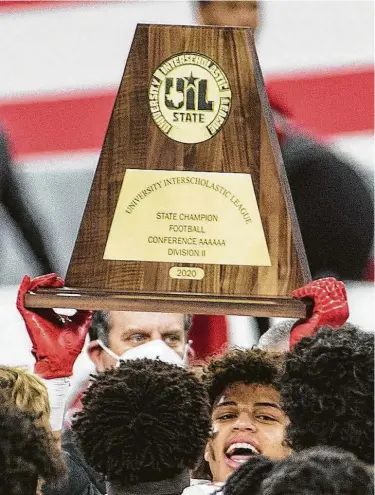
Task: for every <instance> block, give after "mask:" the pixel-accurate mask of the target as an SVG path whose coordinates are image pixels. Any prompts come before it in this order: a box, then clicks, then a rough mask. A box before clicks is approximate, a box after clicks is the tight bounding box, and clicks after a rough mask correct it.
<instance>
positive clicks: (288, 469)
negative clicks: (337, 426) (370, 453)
mask: <svg viewBox="0 0 375 495" xmlns="http://www.w3.org/2000/svg"><path fill="white" fill-rule="evenodd" d="M249 493H251V494H252V495H285V494H288V495H301V494H303V495H373V494H374V477H373V473H371V472H370V470H369V469H368V468H366V466H365V465H364V464H363V463H361V462H360V461H359V460H358V458H357V457H355V456H354V455H353V454H351V453H349V452H345V451H343V450H338V449H333V448H329V447H314V448H311V449H307V450H304V451H302V452H299V453H298V454H294V455H292V456H291V457H289V458H287V459H284V460H282V461H274V462H272V461H270V460H268V459H267V458H265V457H262V456H260V457H254V458H251V459H250V460H249V461H248V462H247V463H246V464H244V465H242V466H241V467H240V468H239V469H238V470H237V471H236V472H234V473H233V474H232V476H230V478H229V479H228V480H227V482H226V485H225V487H224V495H248V494H249Z"/></svg>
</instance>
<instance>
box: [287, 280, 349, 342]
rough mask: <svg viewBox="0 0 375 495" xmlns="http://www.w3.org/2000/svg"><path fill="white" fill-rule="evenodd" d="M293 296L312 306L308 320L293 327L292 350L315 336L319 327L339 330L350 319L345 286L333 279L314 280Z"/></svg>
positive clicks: (301, 321)
mask: <svg viewBox="0 0 375 495" xmlns="http://www.w3.org/2000/svg"><path fill="white" fill-rule="evenodd" d="M292 295H293V297H295V298H297V299H302V301H303V302H306V303H307V304H309V303H310V304H309V305H308V307H307V316H306V318H305V319H301V320H298V321H297V322H296V323H295V324H294V325H293V327H292V330H291V332H290V338H289V348H290V349H291V350H292V349H293V347H294V346H295V344H297V342H299V341H300V340H301V339H302V338H303V337H311V336H312V335H314V333H315V332H316V331H317V329H318V328H319V327H321V326H325V325H328V326H330V327H333V328H338V327H341V325H343V324H344V323H345V322H346V320H347V319H348V317H349V307H348V301H347V298H346V289H345V285H344V284H343V282H340V281H338V280H336V279H335V278H333V277H327V278H321V279H319V280H313V281H312V282H310V283H309V284H307V285H305V286H304V287H301V288H300V289H296V290H295V291H293V292H292ZM311 303H312V305H311Z"/></svg>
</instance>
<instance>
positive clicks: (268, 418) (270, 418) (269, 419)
mask: <svg viewBox="0 0 375 495" xmlns="http://www.w3.org/2000/svg"><path fill="white" fill-rule="evenodd" d="M256 418H257V419H260V421H267V422H275V421H277V419H276V418H274V417H273V416H269V415H268V414H258V415H257V416H256Z"/></svg>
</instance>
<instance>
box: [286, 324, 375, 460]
mask: <svg viewBox="0 0 375 495" xmlns="http://www.w3.org/2000/svg"><path fill="white" fill-rule="evenodd" d="M281 385H282V386H281V405H282V407H283V409H284V411H285V413H286V414H287V415H288V416H289V419H290V421H291V422H290V425H289V426H288V427H287V433H286V436H287V440H288V441H289V443H290V444H291V447H292V448H293V449H294V450H301V449H305V448H308V447H313V446H316V445H328V446H332V447H337V448H342V449H344V450H348V451H349V452H353V453H354V454H355V455H356V456H357V457H358V458H359V459H361V460H362V461H364V462H367V463H369V464H373V462H374V337H373V335H372V334H369V333H366V332H363V331H361V330H360V329H359V328H357V327H354V326H353V325H344V326H343V327H342V328H340V329H339V330H332V328H329V327H323V328H322V329H320V330H319V331H318V332H317V334H316V335H314V336H313V337H309V338H304V339H302V340H301V341H300V342H299V343H298V344H297V345H296V346H295V347H294V349H293V352H290V353H288V354H287V356H286V364H285V373H284V375H283V377H282V380H281Z"/></svg>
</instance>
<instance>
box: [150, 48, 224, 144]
mask: <svg viewBox="0 0 375 495" xmlns="http://www.w3.org/2000/svg"><path fill="white" fill-rule="evenodd" d="M231 98H232V93H231V90H230V87H229V82H228V78H227V76H226V75H225V73H224V72H223V70H222V69H221V68H220V67H219V66H218V64H217V63H216V62H214V61H213V60H211V59H210V58H208V57H206V56H205V55H202V54H200V53H179V54H176V55H173V56H172V57H170V58H168V59H167V60H165V61H164V62H162V63H161V64H160V65H159V67H158V68H157V69H156V70H155V72H154V74H153V75H152V78H151V83H150V87H149V102H150V110H151V115H152V118H153V119H154V122H155V124H156V125H157V126H158V127H159V129H160V130H161V131H162V132H164V134H166V135H167V136H168V137H169V138H171V139H173V140H174V141H178V142H180V143H201V142H203V141H207V139H210V138H211V137H213V136H214V135H215V134H217V133H218V132H219V131H220V129H221V128H222V127H223V125H224V124H225V121H226V119H227V117H228V115H229V111H230V106H231Z"/></svg>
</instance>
